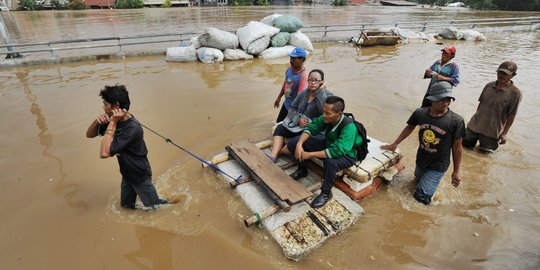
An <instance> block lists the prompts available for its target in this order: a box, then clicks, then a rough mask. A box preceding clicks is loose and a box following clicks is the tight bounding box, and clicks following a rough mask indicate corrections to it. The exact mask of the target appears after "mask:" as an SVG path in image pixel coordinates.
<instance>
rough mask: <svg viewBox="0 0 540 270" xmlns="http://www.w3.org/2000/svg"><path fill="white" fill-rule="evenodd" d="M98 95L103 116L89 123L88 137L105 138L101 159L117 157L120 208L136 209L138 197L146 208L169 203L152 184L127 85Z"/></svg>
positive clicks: (102, 141)
mask: <svg viewBox="0 0 540 270" xmlns="http://www.w3.org/2000/svg"><path fill="white" fill-rule="evenodd" d="M99 95H100V96H101V97H102V98H103V110H104V111H105V113H104V114H102V115H99V116H98V117H97V119H96V120H94V121H93V122H92V124H90V126H89V127H88V130H87V131H86V137H88V138H94V137H96V136H98V135H100V136H103V138H102V140H101V148H100V154H99V156H100V157H101V158H109V157H112V156H115V155H116V157H117V159H118V165H119V166H120V173H121V174H122V184H121V192H120V205H121V206H122V207H124V208H129V209H135V200H136V199H137V195H138V196H139V198H140V200H141V201H142V203H143V204H144V206H146V207H151V208H154V207H155V206H157V205H160V204H166V203H167V201H166V200H163V199H160V198H159V197H158V194H157V192H156V188H155V187H154V184H153V183H152V170H151V168H150V163H149V162H148V158H147V154H148V150H147V149H146V144H145V143H144V138H143V130H142V127H141V124H140V123H139V122H138V121H137V120H136V119H135V117H134V116H133V115H132V114H131V113H130V112H129V111H128V110H129V106H130V101H129V94H128V91H127V89H126V87H125V86H124V85H114V86H105V88H103V89H102V90H101V91H100V93H99Z"/></svg>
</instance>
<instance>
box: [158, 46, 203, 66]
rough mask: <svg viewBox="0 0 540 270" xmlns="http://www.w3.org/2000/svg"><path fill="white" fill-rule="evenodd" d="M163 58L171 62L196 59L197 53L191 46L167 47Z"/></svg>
mask: <svg viewBox="0 0 540 270" xmlns="http://www.w3.org/2000/svg"><path fill="white" fill-rule="evenodd" d="M165 60H166V61H171V62H190V61H197V53H196V51H195V47H193V46H181V47H173V48H167V56H166V57H165Z"/></svg>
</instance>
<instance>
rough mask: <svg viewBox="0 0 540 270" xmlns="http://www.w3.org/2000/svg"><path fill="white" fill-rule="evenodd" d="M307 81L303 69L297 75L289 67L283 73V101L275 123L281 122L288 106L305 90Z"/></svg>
mask: <svg viewBox="0 0 540 270" xmlns="http://www.w3.org/2000/svg"><path fill="white" fill-rule="evenodd" d="M307 79H308V72H307V70H306V69H305V68H303V69H302V70H301V71H300V72H298V73H294V71H293V68H292V67H291V66H289V68H288V69H287V70H286V71H285V81H284V82H283V85H282V86H281V92H283V94H284V96H285V101H284V102H283V105H282V106H281V110H280V112H279V115H278V118H277V119H276V122H281V121H283V119H285V116H287V112H288V111H289V106H290V105H291V104H292V102H293V101H294V99H295V98H296V96H297V95H298V94H299V93H301V92H302V91H304V90H305V89H307V85H308V84H307Z"/></svg>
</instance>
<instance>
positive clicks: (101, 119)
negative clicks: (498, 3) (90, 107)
mask: <svg viewBox="0 0 540 270" xmlns="http://www.w3.org/2000/svg"><path fill="white" fill-rule="evenodd" d="M96 122H97V123H98V124H100V125H103V124H108V123H109V116H108V115H107V114H102V115H100V116H98V117H97V119H96Z"/></svg>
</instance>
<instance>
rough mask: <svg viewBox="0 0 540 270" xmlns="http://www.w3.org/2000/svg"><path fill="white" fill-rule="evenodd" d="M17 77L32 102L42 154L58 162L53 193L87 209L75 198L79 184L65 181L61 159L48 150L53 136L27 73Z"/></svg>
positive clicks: (21, 73) (74, 205)
mask: <svg viewBox="0 0 540 270" xmlns="http://www.w3.org/2000/svg"><path fill="white" fill-rule="evenodd" d="M17 78H18V79H19V81H20V83H21V85H22V87H23V89H24V93H25V95H26V99H27V100H28V101H29V102H30V103H31V104H32V105H31V107H30V111H31V112H32V115H34V116H35V117H36V126H37V127H38V129H39V133H38V137H39V143H40V144H41V145H43V146H44V147H45V148H44V149H43V155H44V156H46V157H47V158H51V159H53V160H54V161H55V162H56V163H58V172H59V174H60V179H58V181H56V185H55V187H54V189H53V191H54V193H55V194H56V195H58V196H63V197H64V201H65V202H66V203H67V204H68V205H69V206H70V207H73V208H82V209H88V205H87V204H86V202H84V201H83V200H81V199H79V198H77V195H78V193H79V190H80V185H78V184H73V183H66V173H65V171H64V165H63V163H62V159H61V158H59V157H58V156H56V155H54V154H52V153H51V151H50V148H51V146H52V145H53V136H52V135H51V134H50V133H49V132H48V127H47V119H46V118H45V116H44V115H43V113H42V111H41V108H40V107H39V102H38V99H37V97H36V95H34V94H33V93H32V90H31V89H30V86H29V83H28V73H27V72H24V73H23V72H19V73H17ZM52 180H53V179H51V181H52Z"/></svg>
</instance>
